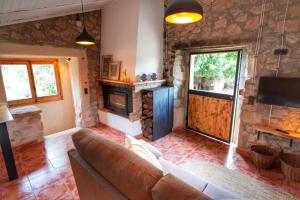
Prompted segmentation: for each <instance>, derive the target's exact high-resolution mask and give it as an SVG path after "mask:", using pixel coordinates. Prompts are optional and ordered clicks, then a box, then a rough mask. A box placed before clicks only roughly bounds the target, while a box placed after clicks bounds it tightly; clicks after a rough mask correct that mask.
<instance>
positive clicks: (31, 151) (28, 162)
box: [0, 124, 300, 200]
mask: <svg viewBox="0 0 300 200" xmlns="http://www.w3.org/2000/svg"><path fill="white" fill-rule="evenodd" d="M92 129H93V130H95V131H96V132H98V133H99V134H101V135H103V136H105V137H106V138H108V139H110V140H112V141H115V142H117V143H119V144H123V143H124V134H123V133H121V132H119V131H116V130H114V129H112V128H109V127H107V126H105V125H102V124H99V125H97V126H96V127H93V128H92ZM71 135H72V132H70V133H67V134H63V135H56V136H53V137H48V138H46V140H45V142H43V143H38V144H30V145H26V146H22V147H18V148H16V149H14V155H15V159H16V165H17V168H18V172H19V175H20V176H21V178H19V179H18V180H16V181H13V182H8V181H7V178H6V176H7V175H6V170H5V167H4V163H3V159H2V157H0V170H1V171H0V180H1V183H0V200H7V199H9V200H18V199H24V200H37V199H47V200H48V199H49V200H52V199H53V200H58V199H59V200H60V199H63V200H69V199H70V200H74V199H79V197H78V192H77V189H76V185H75V181H74V178H73V175H72V171H71V168H70V164H69V160H68V157H67V151H68V150H70V149H72V148H74V146H73V144H72V141H71ZM153 145H154V146H156V147H157V148H159V149H160V150H161V151H162V153H163V156H164V158H165V159H167V160H169V161H172V162H174V163H176V164H181V163H184V162H189V160H191V159H200V160H207V161H210V162H214V163H218V164H221V165H224V166H226V167H228V168H230V169H233V170H237V171H239V172H241V173H243V174H246V175H248V176H251V177H253V178H256V179H258V180H260V181H263V182H265V183H267V184H271V185H273V186H275V187H278V188H282V189H283V190H285V191H287V192H289V193H291V194H294V195H295V196H296V197H298V198H299V199H300V183H296V182H291V181H287V180H285V179H284V177H283V175H282V174H281V173H280V170H279V169H274V170H271V171H265V170H257V169H256V168H255V167H254V166H253V165H252V164H251V161H250V159H249V156H248V155H247V153H245V152H240V151H237V150H236V149H235V148H233V147H229V146H227V145H225V144H222V143H219V142H216V141H213V140H210V139H207V138H205V137H202V136H199V135H196V134H194V133H191V132H188V131H185V130H177V131H174V132H173V133H172V134H170V135H168V136H166V137H164V138H162V139H160V140H158V141H155V142H153ZM1 155H2V154H1Z"/></svg>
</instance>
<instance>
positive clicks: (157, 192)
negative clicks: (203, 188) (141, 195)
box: [152, 174, 210, 200]
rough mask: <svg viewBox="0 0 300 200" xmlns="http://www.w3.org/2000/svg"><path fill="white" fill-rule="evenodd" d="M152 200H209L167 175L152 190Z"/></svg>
mask: <svg viewBox="0 0 300 200" xmlns="http://www.w3.org/2000/svg"><path fill="white" fill-rule="evenodd" d="M152 195H153V199H154V200H175V199H176V200H209V199H210V198H209V197H208V196H206V195H205V194H203V193H202V192H199V191H198V190H196V189H195V188H193V187H191V186H189V185H187V184H185V183H184V182H183V181H181V180H180V179H178V178H176V177H175V176H173V175H172V174H167V175H166V176H164V177H163V178H162V179H160V180H159V182H158V183H157V184H156V185H155V186H154V188H153V189H152Z"/></svg>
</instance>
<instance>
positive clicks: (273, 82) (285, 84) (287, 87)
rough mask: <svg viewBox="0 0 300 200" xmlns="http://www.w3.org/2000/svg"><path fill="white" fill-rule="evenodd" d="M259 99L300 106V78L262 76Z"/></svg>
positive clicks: (265, 102)
mask: <svg viewBox="0 0 300 200" xmlns="http://www.w3.org/2000/svg"><path fill="white" fill-rule="evenodd" d="M257 101H258V102H260V103H263V104H271V105H278V106H288V107H295V108H300V78H282V77H261V78H260V81H259V89H258V96H257Z"/></svg>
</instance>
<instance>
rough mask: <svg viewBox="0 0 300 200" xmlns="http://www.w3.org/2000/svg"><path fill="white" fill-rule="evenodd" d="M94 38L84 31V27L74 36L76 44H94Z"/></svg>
mask: <svg viewBox="0 0 300 200" xmlns="http://www.w3.org/2000/svg"><path fill="white" fill-rule="evenodd" d="M95 43H96V42H95V39H94V38H93V37H92V36H91V35H90V34H89V33H88V32H87V31H86V29H85V27H84V28H83V31H82V33H80V35H79V36H78V37H77V38H76V44H79V45H84V46H89V45H94V44H95Z"/></svg>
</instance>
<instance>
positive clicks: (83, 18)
mask: <svg viewBox="0 0 300 200" xmlns="http://www.w3.org/2000/svg"><path fill="white" fill-rule="evenodd" d="M80 1H81V12H82V21H83V27H85V17H84V11H83V0H80Z"/></svg>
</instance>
